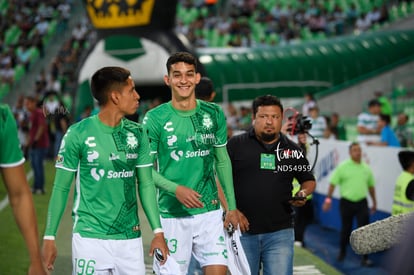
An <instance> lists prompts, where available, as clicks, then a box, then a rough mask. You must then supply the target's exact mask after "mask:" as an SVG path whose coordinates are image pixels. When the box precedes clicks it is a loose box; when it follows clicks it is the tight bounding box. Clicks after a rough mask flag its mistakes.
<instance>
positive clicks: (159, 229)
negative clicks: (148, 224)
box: [152, 228, 164, 234]
mask: <svg viewBox="0 0 414 275" xmlns="http://www.w3.org/2000/svg"><path fill="white" fill-rule="evenodd" d="M152 232H154V234H157V233H164V230H162V228H155V229H154V231H152Z"/></svg>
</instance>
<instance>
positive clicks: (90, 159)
mask: <svg viewBox="0 0 414 275" xmlns="http://www.w3.org/2000/svg"><path fill="white" fill-rule="evenodd" d="M98 158H99V153H98V152H97V151H95V150H94V151H88V156H87V157H86V159H87V160H88V162H93V161H94V160H96V159H98Z"/></svg>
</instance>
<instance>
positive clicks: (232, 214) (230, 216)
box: [223, 209, 241, 230]
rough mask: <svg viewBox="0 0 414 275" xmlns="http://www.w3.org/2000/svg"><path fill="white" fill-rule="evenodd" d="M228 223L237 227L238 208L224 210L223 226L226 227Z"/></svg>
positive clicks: (238, 219)
mask: <svg viewBox="0 0 414 275" xmlns="http://www.w3.org/2000/svg"><path fill="white" fill-rule="evenodd" d="M230 223H231V224H232V225H233V227H234V228H237V225H240V218H239V210H237V209H236V210H231V211H227V212H226V216H225V218H224V224H223V225H224V227H225V228H227V227H228V226H229V224H230ZM240 230H241V228H240Z"/></svg>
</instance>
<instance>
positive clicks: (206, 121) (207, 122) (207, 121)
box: [203, 114, 213, 130]
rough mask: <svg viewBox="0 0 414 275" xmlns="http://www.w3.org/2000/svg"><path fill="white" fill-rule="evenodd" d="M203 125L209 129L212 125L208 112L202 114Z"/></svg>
mask: <svg viewBox="0 0 414 275" xmlns="http://www.w3.org/2000/svg"><path fill="white" fill-rule="evenodd" d="M203 127H204V129H207V130H209V129H211V127H213V121H212V120H211V117H210V115H209V114H204V115H203Z"/></svg>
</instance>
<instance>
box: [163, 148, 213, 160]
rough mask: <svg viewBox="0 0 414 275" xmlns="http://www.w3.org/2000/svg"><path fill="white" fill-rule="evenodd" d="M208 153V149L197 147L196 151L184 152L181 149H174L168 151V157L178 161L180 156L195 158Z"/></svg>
mask: <svg viewBox="0 0 414 275" xmlns="http://www.w3.org/2000/svg"><path fill="white" fill-rule="evenodd" d="M208 155H210V150H201V149H198V150H197V151H187V152H185V154H184V153H183V151H176V150H173V151H171V153H170V157H171V158H172V159H173V160H175V161H179V160H180V158H182V157H185V158H186V159H190V158H197V157H205V156H208Z"/></svg>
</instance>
